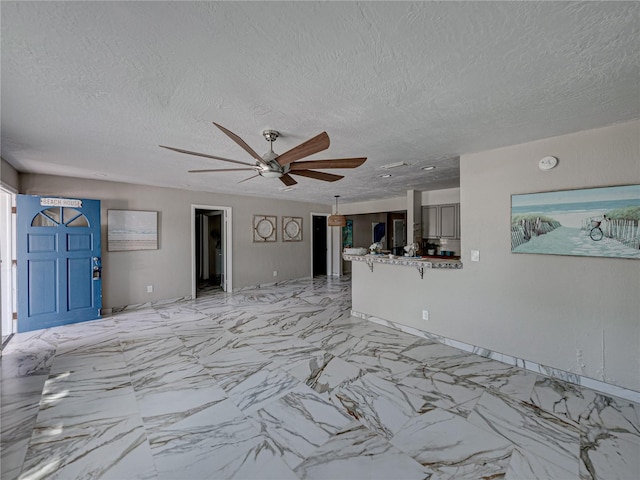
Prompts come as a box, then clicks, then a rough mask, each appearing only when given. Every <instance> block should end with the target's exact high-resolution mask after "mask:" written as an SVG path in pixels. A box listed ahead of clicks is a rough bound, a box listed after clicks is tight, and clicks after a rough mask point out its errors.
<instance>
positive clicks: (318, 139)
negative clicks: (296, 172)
mask: <svg viewBox="0 0 640 480" xmlns="http://www.w3.org/2000/svg"><path fill="white" fill-rule="evenodd" d="M327 148H329V135H327V132H322V133H321V134H319V135H316V136H315V137H313V138H310V139H309V140H307V141H306V142H303V143H301V144H300V145H298V146H297V147H293V148H292V149H291V150H288V151H286V152H284V153H283V154H282V155H280V156H279V157H278V158H276V161H277V162H278V163H279V164H280V165H281V166H283V167H284V166H285V165H289V164H290V163H291V162H295V161H296V160H300V159H301V158H304V157H308V156H309V155H313V154H314V153H318V152H321V151H323V150H326V149H327Z"/></svg>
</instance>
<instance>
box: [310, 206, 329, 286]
mask: <svg viewBox="0 0 640 480" xmlns="http://www.w3.org/2000/svg"><path fill="white" fill-rule="evenodd" d="M311 221H312V223H311V225H312V226H311V276H312V277H317V276H318V275H327V274H328V273H329V272H328V271H327V266H328V264H329V262H327V258H330V257H329V255H330V252H329V248H328V246H329V242H327V216H326V215H313V214H312V217H311Z"/></svg>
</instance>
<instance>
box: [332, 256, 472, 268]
mask: <svg viewBox="0 0 640 480" xmlns="http://www.w3.org/2000/svg"><path fill="white" fill-rule="evenodd" d="M342 258H343V259H345V260H347V261H350V262H365V263H366V264H367V265H369V268H371V270H373V264H374V263H383V264H387V265H400V266H405V267H416V268H418V269H424V268H448V269H456V268H462V262H461V261H460V260H457V259H455V260H454V259H450V260H449V259H444V258H442V259H440V258H422V257H399V256H395V255H393V256H389V255H371V254H369V255H347V254H346V253H343V254H342Z"/></svg>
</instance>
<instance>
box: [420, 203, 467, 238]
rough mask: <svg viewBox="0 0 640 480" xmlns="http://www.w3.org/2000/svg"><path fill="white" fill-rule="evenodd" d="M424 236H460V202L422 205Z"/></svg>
mask: <svg viewBox="0 0 640 480" xmlns="http://www.w3.org/2000/svg"><path fill="white" fill-rule="evenodd" d="M422 237H423V238H455V239H457V238H460V204H459V203H450V204H445V205H428V206H424V207H422Z"/></svg>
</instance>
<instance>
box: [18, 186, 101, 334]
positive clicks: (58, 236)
mask: <svg viewBox="0 0 640 480" xmlns="http://www.w3.org/2000/svg"><path fill="white" fill-rule="evenodd" d="M16 206H17V217H16V226H17V230H16V238H17V257H18V331H19V332H24V331H28V330H36V329H40V328H48V327H53V326H57V325H64V324H67V323H76V322H83V321H86V320H94V319H96V318H100V309H101V308H102V278H101V277H102V272H101V262H100V255H101V241H100V201H99V200H86V199H82V200H79V199H59V198H47V197H38V196H31V195H18V196H17V198H16Z"/></svg>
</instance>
